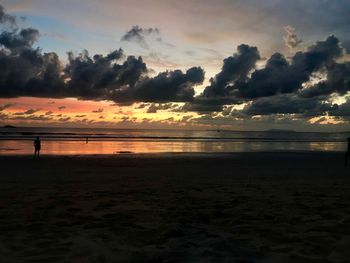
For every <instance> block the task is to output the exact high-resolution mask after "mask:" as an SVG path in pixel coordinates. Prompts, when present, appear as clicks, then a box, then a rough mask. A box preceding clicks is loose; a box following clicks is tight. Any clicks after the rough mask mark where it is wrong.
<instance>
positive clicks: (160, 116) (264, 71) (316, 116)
mask: <svg viewBox="0 0 350 263" xmlns="http://www.w3.org/2000/svg"><path fill="white" fill-rule="evenodd" d="M0 5H1V8H0V30H1V32H0V68H1V69H0V125H15V126H59V127H62V126H65V127H113V128H157V129H158V128H165V129H169V128H171V129H230V130H265V129H289V130H290V129H292V130H297V131H348V130H350V125H349V121H350V93H349V91H350V55H349V54H348V53H349V52H350V34H349V31H350V28H349V26H348V25H349V24H350V16H349V14H350V2H349V1H347V0H337V1H334V0H295V1H287V0H265V1H260V0H244V1H243V0H236V1H234V0H217V1H210V0H186V1H170V0H142V1H140V0H98V1H97V0H69V1H68V0H60V1H54V0H2V1H0Z"/></svg>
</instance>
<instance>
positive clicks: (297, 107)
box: [242, 94, 336, 116]
mask: <svg viewBox="0 0 350 263" xmlns="http://www.w3.org/2000/svg"><path fill="white" fill-rule="evenodd" d="M335 108H336V106H334V105H332V104H331V103H329V102H325V101H322V100H320V99H319V98H301V97H299V96H298V95H295V94H281V95H276V96H272V97H263V98H259V99H257V100H254V101H253V102H251V103H249V104H248V105H247V106H245V107H244V109H243V110H242V113H243V114H247V115H271V114H302V115H305V116H319V115H323V114H325V113H326V112H329V111H332V110H334V109H335Z"/></svg>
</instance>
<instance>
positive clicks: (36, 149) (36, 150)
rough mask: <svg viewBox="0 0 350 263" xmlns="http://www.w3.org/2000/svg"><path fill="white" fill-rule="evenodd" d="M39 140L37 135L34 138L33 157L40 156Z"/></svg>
mask: <svg viewBox="0 0 350 263" xmlns="http://www.w3.org/2000/svg"><path fill="white" fill-rule="evenodd" d="M40 149H41V141H40V138H39V136H38V137H36V139H35V140H34V159H35V158H39V157H40Z"/></svg>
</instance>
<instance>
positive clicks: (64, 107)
mask: <svg viewBox="0 0 350 263" xmlns="http://www.w3.org/2000/svg"><path fill="white" fill-rule="evenodd" d="M66 108H67V107H66V106H59V107H57V109H59V110H64V109H66Z"/></svg>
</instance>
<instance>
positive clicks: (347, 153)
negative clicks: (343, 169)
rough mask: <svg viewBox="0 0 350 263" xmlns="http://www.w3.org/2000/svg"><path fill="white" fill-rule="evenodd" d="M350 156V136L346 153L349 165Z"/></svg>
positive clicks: (346, 160)
mask: <svg viewBox="0 0 350 263" xmlns="http://www.w3.org/2000/svg"><path fill="white" fill-rule="evenodd" d="M349 156H350V137H349V138H348V148H347V150H346V153H345V166H348V160H349Z"/></svg>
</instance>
